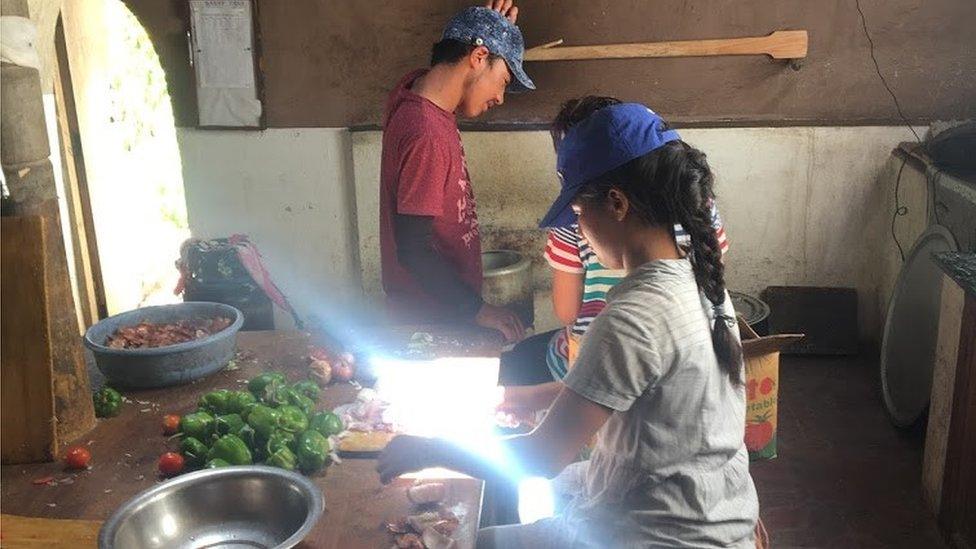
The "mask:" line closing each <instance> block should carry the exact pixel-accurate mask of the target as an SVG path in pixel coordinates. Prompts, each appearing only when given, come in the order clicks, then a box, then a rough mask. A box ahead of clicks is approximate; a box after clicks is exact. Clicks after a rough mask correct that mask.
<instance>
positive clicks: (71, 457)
mask: <svg viewBox="0 0 976 549" xmlns="http://www.w3.org/2000/svg"><path fill="white" fill-rule="evenodd" d="M90 461H91V452H89V451H88V448H85V447H84V446H72V447H71V448H68V451H67V452H66V453H65V454H64V464H65V465H67V466H68V469H84V468H86V467H88V462H90Z"/></svg>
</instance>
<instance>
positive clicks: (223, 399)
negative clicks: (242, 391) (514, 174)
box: [197, 389, 233, 416]
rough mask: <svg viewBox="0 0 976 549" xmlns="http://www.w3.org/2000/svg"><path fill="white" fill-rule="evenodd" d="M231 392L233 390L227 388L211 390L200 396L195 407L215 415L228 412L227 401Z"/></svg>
mask: <svg viewBox="0 0 976 549" xmlns="http://www.w3.org/2000/svg"><path fill="white" fill-rule="evenodd" d="M232 394H233V391H230V390H228V389H218V390H216V391H211V392H209V393H207V394H205V395H203V396H202V397H201V398H200V402H199V403H197V407H198V408H199V409H200V410H205V411H207V412H210V413H211V414H213V415H215V416H217V415H222V414H227V413H230V412H229V408H230V406H229V402H230V397H231V395H232Z"/></svg>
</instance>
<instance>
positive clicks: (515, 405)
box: [495, 387, 539, 427]
mask: <svg viewBox="0 0 976 549" xmlns="http://www.w3.org/2000/svg"><path fill="white" fill-rule="evenodd" d="M501 389H502V395H501V402H499V404H498V405H497V406H496V407H495V418H496V420H497V421H498V424H499V425H501V426H502V427H518V426H519V425H522V424H525V425H530V426H532V425H534V424H535V417H536V412H537V411H538V410H539V407H538V405H537V403H536V402H534V401H535V396H534V392H533V389H532V388H531V387H502V388H501Z"/></svg>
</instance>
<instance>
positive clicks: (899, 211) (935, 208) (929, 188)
mask: <svg viewBox="0 0 976 549" xmlns="http://www.w3.org/2000/svg"><path fill="white" fill-rule="evenodd" d="M854 6H855V7H856V8H857V13H858V15H859V16H860V18H861V29H862V30H864V37H865V38H867V39H868V51H869V52H870V54H871V61H872V62H873V63H874V70H875V72H876V73H877V74H878V78H879V79H880V80H881V85H883V86H884V88H885V90H887V91H888V95H890V96H891V100H892V101H893V102H894V104H895V110H897V111H898V116H899V117H900V118H901V120H902V122H904V124H905V127H906V128H908V131H910V132H912V135H913V136H915V141H916V142H917V143H918V145H919V147H920V148H921V149H922V150H925V148H926V147H925V143H923V142H922V138H921V137H919V135H918V132H916V131H915V128H914V127H912V123H911V122H910V121H909V120H908V117H907V116H905V112H904V111H903V110H902V108H901V102H900V101H898V96H897V95H895V91H894V90H893V89H891V86H890V85H889V84H888V80H887V79H886V78H885V77H884V74H883V73H882V72H881V66H880V65H879V64H878V58H877V57H876V56H875V54H874V40H873V39H872V38H871V33H870V32H868V23H867V19H866V18H865V17H864V10H863V9H861V0H854ZM906 162H908V158H907V157H906V158H905V159H904V160H903V161H902V163H901V167H900V168H899V169H898V177H897V178H896V179H895V211H894V212H893V213H892V214H891V238H892V239H893V240H894V241H895V246H897V247H898V254H899V255H900V256H901V260H902V263H904V262H905V251H904V250H903V249H902V246H901V242H899V241H898V237H897V236H896V235H895V221H896V220H897V219H898V218H899V217H902V216H905V215H908V206H901V205H900V204H899V201H898V189H899V187H900V186H901V174H902V170H904V169H905V163H906ZM925 182H926V195H925V207H926V211H928V202H929V196H930V195H931V196H932V197H933V200H932V213H933V215H934V216H935V222H936V224H938V225H941V224H942V223H941V221H940V220H939V204H938V200H937V199H936V194H935V193H936V190H935V181H933V180H932V178H931V177H929V174H928V170H926V173H925Z"/></svg>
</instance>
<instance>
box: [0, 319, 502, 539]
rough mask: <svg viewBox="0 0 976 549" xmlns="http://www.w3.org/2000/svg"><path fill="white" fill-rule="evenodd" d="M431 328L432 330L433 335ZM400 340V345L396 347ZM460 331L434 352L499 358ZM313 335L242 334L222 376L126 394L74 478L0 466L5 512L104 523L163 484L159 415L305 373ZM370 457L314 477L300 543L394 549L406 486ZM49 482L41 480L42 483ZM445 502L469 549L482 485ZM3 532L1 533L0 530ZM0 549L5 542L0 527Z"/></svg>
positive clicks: (465, 487)
mask: <svg viewBox="0 0 976 549" xmlns="http://www.w3.org/2000/svg"><path fill="white" fill-rule="evenodd" d="M430 331H432V332H433V330H430ZM413 332H414V330H412V329H401V330H399V331H398V332H397V333H396V334H393V335H391V338H390V343H391V345H402V344H404V343H405V342H406V340H408V339H409V337H410V335H411V334H412V333H413ZM401 340H402V341H401ZM471 341H472V340H471V339H468V338H465V337H464V335H463V334H450V333H448V334H446V335H445V334H440V335H438V338H437V347H436V349H432V352H433V354H436V355H440V356H448V355H451V354H458V355H479V356H497V355H498V349H499V347H498V345H497V343H494V342H492V341H491V340H480V341H479V342H476V343H471ZM309 342H310V338H309V336H308V334H305V333H301V332H246V333H241V334H240V335H239V336H238V349H239V351H241V353H240V356H244V357H248V358H241V359H238V360H236V363H237V366H238V369H236V370H222V371H220V372H218V373H216V374H214V375H212V376H209V377H207V378H205V379H202V380H198V381H196V382H194V383H191V384H188V385H183V386H179V387H171V388H167V389H156V390H148V391H129V392H125V393H124V395H125V396H126V397H127V399H128V400H129V401H130V402H127V403H126V404H125V405H124V406H123V411H122V413H121V414H120V415H119V416H117V417H114V418H108V419H101V420H99V421H98V425H97V426H96V427H95V429H93V430H92V431H90V432H89V433H88V434H87V435H85V436H84V437H83V438H82V439H81V440H77V441H72V444H84V445H87V446H88V448H89V449H90V451H91V454H92V463H91V467H90V469H89V470H87V471H83V472H80V473H76V472H68V471H65V470H64V468H63V465H62V464H61V463H60V462H55V463H38V464H28V465H4V466H3V467H2V468H0V483H2V486H0V494H2V499H3V512H4V513H5V514H11V515H21V516H27V517H39V518H50V519H88V520H105V519H106V518H108V516H109V515H111V513H112V512H113V511H114V510H115V509H116V508H117V507H118V506H119V505H121V504H122V503H124V502H125V501H126V500H128V499H129V498H131V497H133V496H135V495H136V494H137V493H139V492H141V491H143V490H145V489H147V488H150V487H151V486H153V485H155V484H156V483H159V482H162V481H163V479H162V478H160V477H159V475H158V473H157V471H156V462H157V460H158V458H159V456H160V455H161V454H162V453H164V452H167V451H177V450H178V442H177V441H175V440H168V438H167V437H165V436H163V435H162V431H161V420H162V416H163V415H165V414H168V413H176V414H184V413H188V412H190V411H192V410H193V409H195V408H196V403H197V400H198V399H199V398H200V396H201V395H202V394H204V393H206V392H209V391H212V390H214V389H223V388H226V389H240V388H243V387H244V386H245V385H244V384H245V383H246V380H248V379H250V378H251V377H253V376H255V375H257V374H258V373H260V372H263V371H268V370H279V371H282V372H284V373H285V374H286V375H287V376H288V377H289V379H290V380H293V381H294V380H298V379H303V378H304V377H305V376H306V373H305V372H306V369H305V367H306V359H305V356H306V354H307V347H308V345H309ZM355 394H356V388H355V387H354V386H353V385H351V384H348V383H344V384H334V385H332V386H330V387H329V388H327V389H326V390H325V391H324V392H323V396H322V398H321V399H320V401H319V407H320V408H323V409H325V408H328V409H331V408H333V407H335V406H338V405H340V404H344V403H347V402H350V401H352V400H353V399H354V397H355ZM375 467H376V461H375V460H374V459H344V460H343V461H342V463H339V464H334V465H332V466H330V467H329V468H328V469H327V470H326V471H325V472H324V473H320V474H319V475H317V476H315V477H313V478H314V480H315V482H316V484H318V485H319V486H320V487H321V488H322V492H323V494H324V496H325V513H324V515H323V516H322V519H321V520H320V521H319V522H318V524H317V525H316V527H315V529H314V530H313V531H312V533H311V534H310V535H309V537H308V538H307V539H306V541H305V543H304V544H303V545H301V547H316V548H331V547H334V548H349V547H382V548H386V547H390V545H391V544H392V537H391V536H390V535H388V534H387V533H386V530H385V524H386V523H387V522H390V521H394V520H396V519H398V518H400V517H403V516H405V515H407V514H412V513H414V512H416V510H415V509H413V508H412V507H411V504H410V503H409V501H408V500H407V498H406V493H405V487H406V486H409V484H410V483H411V481H408V480H402V479H401V480H397V481H395V482H393V483H391V484H390V485H387V486H383V485H381V484H380V482H379V477H378V475H377V474H376V472H375ZM45 480H47V482H42V481H45ZM445 482H447V483H449V490H448V492H449V494H450V496H449V500H448V501H447V502H445V504H446V505H447V506H448V507H449V508H451V509H452V510H454V511H455V512H457V513H458V514H459V516H460V518H461V519H462V520H461V526H460V528H459V530H458V533H457V534H456V536H455V537H456V538H457V539H458V541H459V542H460V543H461V546H462V547H473V546H474V540H475V536H476V533H477V528H478V520H479V516H480V512H481V496H482V488H483V483H482V482H481V481H480V480H475V479H469V478H462V479H448V480H446V481H445ZM0 529H3V530H6V529H5V528H3V526H2V525H0ZM3 534H4V538H3V539H4V544H3V545H4V547H9V546H11V545H9V542H10V541H11V540H10V539H9V538H8V537H7V534H8V532H6V531H4V532H3Z"/></svg>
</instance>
